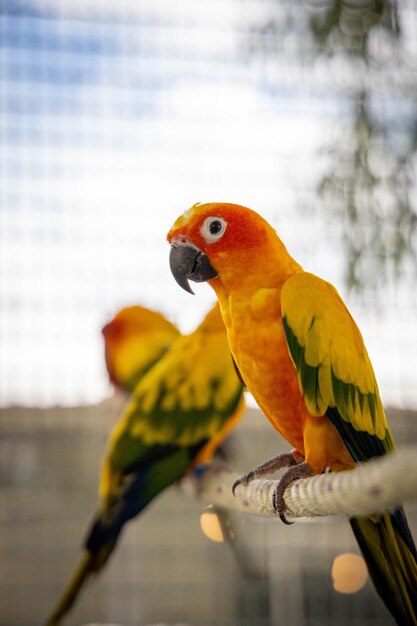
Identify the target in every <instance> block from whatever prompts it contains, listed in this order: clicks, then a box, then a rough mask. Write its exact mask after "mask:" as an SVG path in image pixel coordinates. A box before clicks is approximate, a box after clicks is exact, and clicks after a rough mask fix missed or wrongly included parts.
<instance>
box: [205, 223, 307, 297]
mask: <svg viewBox="0 0 417 626" xmlns="http://www.w3.org/2000/svg"><path fill="white" fill-rule="evenodd" d="M274 235H275V236H274V237H273V238H271V239H270V240H269V241H268V242H267V245H265V246H262V248H259V247H258V248H253V249H245V250H237V251H236V250H235V251H234V253H233V258H232V259H231V258H230V256H229V255H227V256H225V257H224V258H222V256H221V255H219V256H218V257H217V258H216V259H215V260H214V267H215V268H216V269H217V271H218V276H217V278H214V279H213V280H210V281H209V284H210V286H211V287H212V288H213V289H214V291H215V292H216V295H217V297H218V299H219V301H220V304H222V301H223V302H224V299H225V298H227V297H234V296H235V297H239V298H240V297H245V296H246V297H247V298H249V299H250V298H251V297H252V296H253V295H254V294H255V293H256V292H257V291H259V290H260V289H278V290H279V291H280V290H281V288H282V286H283V284H284V283H285V281H286V280H287V279H288V278H289V277H290V276H292V275H293V274H295V273H298V272H302V271H303V268H302V267H301V265H300V264H299V263H297V261H295V259H293V258H292V256H291V255H290V254H289V253H288V251H287V249H286V248H285V246H284V244H283V243H282V242H281V240H280V239H279V238H278V236H277V235H276V234H275V233H274Z"/></svg>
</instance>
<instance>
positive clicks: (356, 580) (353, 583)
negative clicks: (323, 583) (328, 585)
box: [332, 552, 368, 593]
mask: <svg viewBox="0 0 417 626" xmlns="http://www.w3.org/2000/svg"><path fill="white" fill-rule="evenodd" d="M332 578H333V589H334V590H335V591H338V592H339V593H356V592H357V591H359V590H360V589H362V587H363V586H364V585H365V583H366V581H367V580H368V568H367V567H366V563H365V560H364V559H363V557H361V556H360V555H359V554H352V553H350V552H346V553H345V554H339V556H337V557H336V558H335V560H334V561H333V565H332Z"/></svg>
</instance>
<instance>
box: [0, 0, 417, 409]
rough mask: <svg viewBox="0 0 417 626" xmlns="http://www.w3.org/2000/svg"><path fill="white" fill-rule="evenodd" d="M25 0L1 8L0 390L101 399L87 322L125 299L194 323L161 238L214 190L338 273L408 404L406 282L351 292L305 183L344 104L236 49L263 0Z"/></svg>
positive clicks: (411, 356)
mask: <svg viewBox="0 0 417 626" xmlns="http://www.w3.org/2000/svg"><path fill="white" fill-rule="evenodd" d="M23 4H24V6H23ZM23 4H22V6H23V8H22V10H21V11H17V10H16V11H15V14H14V15H3V16H2V17H0V42H1V43H0V45H1V46H2V48H1V59H2V63H1V75H0V93H1V96H0V145H1V151H0V164H1V169H0V189H1V191H0V238H1V249H0V255H1V256H0V354H1V357H0V368H1V372H0V403H1V404H3V405H7V404H9V403H14V404H40V405H45V404H56V403H58V404H78V403H90V402H96V401H99V400H100V399H102V398H103V397H105V396H107V395H109V394H110V393H111V388H110V386H109V384H108V382H107V377H106V372H105V369H104V361H103V346H102V339H101V335H100V329H101V327H102V326H103V325H104V324H105V323H106V322H107V321H108V320H109V319H110V317H112V316H113V315H114V314H115V313H116V311H117V310H118V309H119V308H121V307H122V306H126V305H129V304H135V303H138V304H142V305H145V306H150V307H153V308H156V309H159V310H161V311H163V312H164V313H165V314H167V315H168V316H169V317H170V318H171V319H172V320H174V321H175V322H176V323H178V324H179V326H180V328H181V329H182V330H183V331H188V330H190V329H192V328H193V326H194V325H196V324H197V323H198V321H199V320H200V318H201V316H202V315H203V313H204V312H205V311H206V310H207V308H208V307H209V305H210V303H211V302H213V301H214V296H213V294H212V293H211V291H210V288H209V287H208V286H207V285H199V286H197V287H196V294H197V295H196V296H195V297H194V298H192V297H191V296H189V295H188V294H186V293H185V292H182V291H181V290H180V289H179V288H178V286H177V285H176V284H175V282H174V281H173V279H172V277H171V275H170V272H169V267H168V254H169V249H168V246H167V244H166V242H165V234H166V232H167V230H168V229H169V227H170V225H171V223H172V222H173V221H174V219H175V218H176V217H177V216H178V214H179V213H181V212H182V211H183V210H185V209H186V208H188V207H189V206H190V205H192V204H194V203H195V202H197V201H201V202H204V201H213V200H221V201H232V202H237V203H241V204H245V205H247V206H250V207H251V208H254V209H255V210H258V211H259V212H260V213H262V214H263V215H264V216H265V217H266V218H267V219H269V220H270V221H271V222H272V223H273V225H274V226H275V227H276V229H277V231H278V233H279V235H280V236H281V238H282V239H283V240H284V242H285V243H286V245H287V247H288V248H289V250H290V251H291V253H292V254H293V255H294V256H295V257H296V258H297V260H299V261H300V262H301V263H302V264H303V265H304V266H305V267H306V269H308V270H310V271H313V272H315V273H318V274H320V275H321V276H323V277H324V278H327V279H329V280H331V281H332V282H334V283H335V284H336V286H337V287H338V289H339V290H340V291H341V293H342V294H343V296H344V297H345V298H346V299H347V301H348V304H349V306H350V308H351V310H352V312H353V313H354V316H355V317H356V319H357V321H358V323H359V326H360V327H361V330H362V332H363V334H364V337H365V340H366V343H367V346H368V349H369V352H370V355H371V358H372V360H373V363H374V366H375V370H376V372H377V375H378V379H379V383H380V388H381V393H382V396H383V399H384V401H385V402H386V403H391V404H396V405H400V406H405V405H407V406H408V405H413V406H417V385H416V377H417V324H416V323H415V311H416V309H415V306H416V302H415V295H414V294H413V293H412V292H413V291H414V288H411V286H409V285H404V286H402V287H401V289H398V290H393V289H392V288H391V287H390V288H389V289H388V290H387V293H386V294H384V296H383V298H382V299H381V301H380V302H378V303H375V302H372V303H371V304H369V301H367V300H365V302H366V303H367V304H366V306H365V305H364V304H363V303H362V304H361V303H360V302H358V301H356V302H354V301H352V300H351V299H349V295H348V294H347V293H346V290H345V288H344V285H343V257H342V247H341V238H342V237H343V227H342V225H339V226H338V225H337V224H336V223H334V222H333V221H331V220H330V219H329V215H328V213H324V212H323V209H322V207H321V206H320V201H319V199H318V197H317V194H316V185H317V181H318V177H319V175H320V173H321V172H322V171H323V168H324V167H325V165H326V158H327V157H326V156H325V153H324V152H323V148H325V147H326V146H327V145H328V144H329V142H330V141H331V140H332V139H333V138H334V137H335V136H336V135H337V133H339V132H340V131H341V130H342V129H343V124H344V123H345V122H346V120H347V119H348V118H347V116H348V115H349V109H348V106H347V104H346V103H344V102H343V101H340V98H339V96H338V95H337V94H335V93H334V92H331V91H329V90H328V89H326V88H325V82H326V81H325V79H324V78H323V73H322V72H320V68H316V70H315V72H316V76H315V78H316V79H317V76H321V79H322V82H320V81H317V80H316V81H313V80H311V77H310V79H309V78H308V76H306V72H303V71H302V68H301V69H300V68H298V69H299V71H298V72H295V73H292V71H291V68H290V69H288V66H286V65H285V64H283V65H282V66H279V64H278V66H277V67H275V68H274V82H273V84H271V80H270V73H271V71H270V70H268V71H267V69H268V68H265V66H264V65H262V64H261V63H260V61H256V60H254V59H253V58H250V59H249V57H248V54H247V48H246V44H245V42H246V41H247V38H248V33H249V32H250V29H251V28H252V27H253V25H254V24H256V23H258V22H260V21H261V18H263V17H264V16H263V13H264V12H266V11H267V10H268V7H270V4H269V3H268V2H264V3H256V2H254V1H251V2H249V1H247V2H240V1H239V0H222V1H221V2H220V1H218V2H194V1H191V0H182V1H177V2H174V3H173V2H170V0H164V1H158V2H152V1H149V0H148V1H144V0H143V1H141V2H137V1H134V0H131V1H129V0H124V1H123V2H120V1H119V2H118V3H114V2H110V1H108V2H103V1H100V2H96V1H94V0H89V1H86V0H83V1H82V2H81V1H75V0H67V1H64V2H63V1H61V2H56V1H55V0H49V1H47V0H44V1H43V2H41V1H40V0H39V1H35V0H33V1H32V2H29V1H28V2H25V3H23ZM16 6H19V3H16ZM116 6H117V9H115V7H116ZM280 69H281V73H279V70H280ZM336 69H337V68H336ZM336 69H335V71H336ZM277 73H278V76H277ZM336 73H337V72H336Z"/></svg>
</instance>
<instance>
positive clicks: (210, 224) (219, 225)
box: [200, 216, 227, 243]
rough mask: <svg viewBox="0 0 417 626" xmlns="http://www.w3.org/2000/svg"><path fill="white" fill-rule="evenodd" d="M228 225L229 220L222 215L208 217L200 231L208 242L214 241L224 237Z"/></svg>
mask: <svg viewBox="0 0 417 626" xmlns="http://www.w3.org/2000/svg"><path fill="white" fill-rule="evenodd" d="M226 226H227V222H226V220H224V219H223V218H222V217H214V216H213V217H207V218H206V219H205V220H204V224H203V225H202V227H201V229H200V233H201V235H202V236H203V238H204V240H205V241H206V242H207V243H214V242H215V241H219V239H221V238H222V237H223V235H224V232H225V230H226Z"/></svg>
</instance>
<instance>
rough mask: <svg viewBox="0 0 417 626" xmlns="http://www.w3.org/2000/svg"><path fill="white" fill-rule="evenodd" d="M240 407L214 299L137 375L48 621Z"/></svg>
mask: <svg viewBox="0 0 417 626" xmlns="http://www.w3.org/2000/svg"><path fill="white" fill-rule="evenodd" d="M243 410H244V398H243V386H242V383H241V382H240V380H239V378H238V376H237V374H236V371H235V366H234V364H233V360H232V357H231V354H230V350H229V347H228V343H227V338H226V331H225V327H224V324H223V321H222V318H221V315H220V311H219V307H218V305H217V304H216V305H215V306H214V308H213V309H211V310H210V311H209V313H208V314H207V315H206V317H205V318H204V320H203V321H202V322H201V324H200V325H199V326H198V328H197V329H196V330H195V331H194V332H193V333H191V334H190V335H186V336H179V337H178V338H177V339H176V340H175V341H174V343H173V344H172V345H171V347H170V348H169V349H168V350H167V352H166V353H165V354H164V355H163V356H162V358H161V359H160V360H159V361H158V362H157V363H156V364H155V365H154V366H153V367H152V368H151V369H150V370H149V371H148V372H147V373H146V374H145V375H144V376H143V377H142V378H141V379H140V380H139V382H138V384H137V386H136V387H135V390H134V393H133V396H132V398H131V401H130V403H129V404H128V406H127V408H126V410H125V412H124V414H123V415H122V417H121V419H120V420H119V421H118V422H117V423H116V425H115V426H114V428H113V431H112V433H111V435H110V438H109V442H108V445H107V451H106V454H105V458H104V462H103V466H102V471H101V479H100V498H101V506H100V509H99V511H98V513H97V514H96V516H95V519H94V520H93V523H92V526H91V528H90V530H89V533H88V535H87V539H86V541H85V544H84V547H85V549H84V555H83V557H82V560H81V562H80V564H79V566H78V568H77V570H76V571H75V573H74V575H73V578H72V579H71V581H70V583H69V584H68V586H67V588H66V589H65V591H64V593H63V595H62V596H61V598H60V600H59V601H58V603H57V605H56V607H55V608H54V610H53V611H52V613H51V614H50V616H49V618H48V620H47V622H46V623H47V625H48V626H56V625H57V624H59V623H60V622H61V620H62V618H63V617H64V616H65V615H66V614H67V612H68V611H69V609H70V608H71V606H72V605H73V603H74V602H75V600H76V598H77V596H78V593H79V591H80V590H81V588H82V587H83V585H84V584H85V583H86V582H87V581H88V580H89V579H90V578H91V577H92V576H94V575H96V574H98V573H99V572H100V571H101V570H102V569H103V567H104V566H105V564H106V562H107V560H108V558H109V556H110V555H111V553H112V552H113V550H114V548H115V546H116V543H117V541H118V539H119V536H120V533H121V532H122V530H123V527H124V525H125V524H126V522H128V521H129V520H131V519H132V518H134V517H135V516H136V515H138V514H139V513H140V512H141V511H142V510H143V509H144V508H145V507H146V506H147V505H148V504H149V503H150V502H151V501H152V500H153V499H154V498H155V497H156V496H157V495H158V494H160V493H161V492H162V491H163V490H164V489H165V488H166V487H168V486H169V485H171V484H172V483H174V482H175V481H177V480H179V479H180V478H182V476H184V474H185V473H186V472H187V471H188V470H190V469H191V468H193V467H194V466H195V465H197V464H199V463H203V462H206V461H208V460H209V459H210V458H211V456H212V455H213V454H214V452H215V451H216V449H217V447H218V445H219V444H220V443H221V442H222V441H223V439H224V438H225V437H226V435H227V434H228V433H229V432H230V431H231V429H232V428H233V427H234V426H235V425H236V423H237V421H238V420H239V418H240V417H241V415H242V413H243Z"/></svg>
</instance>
